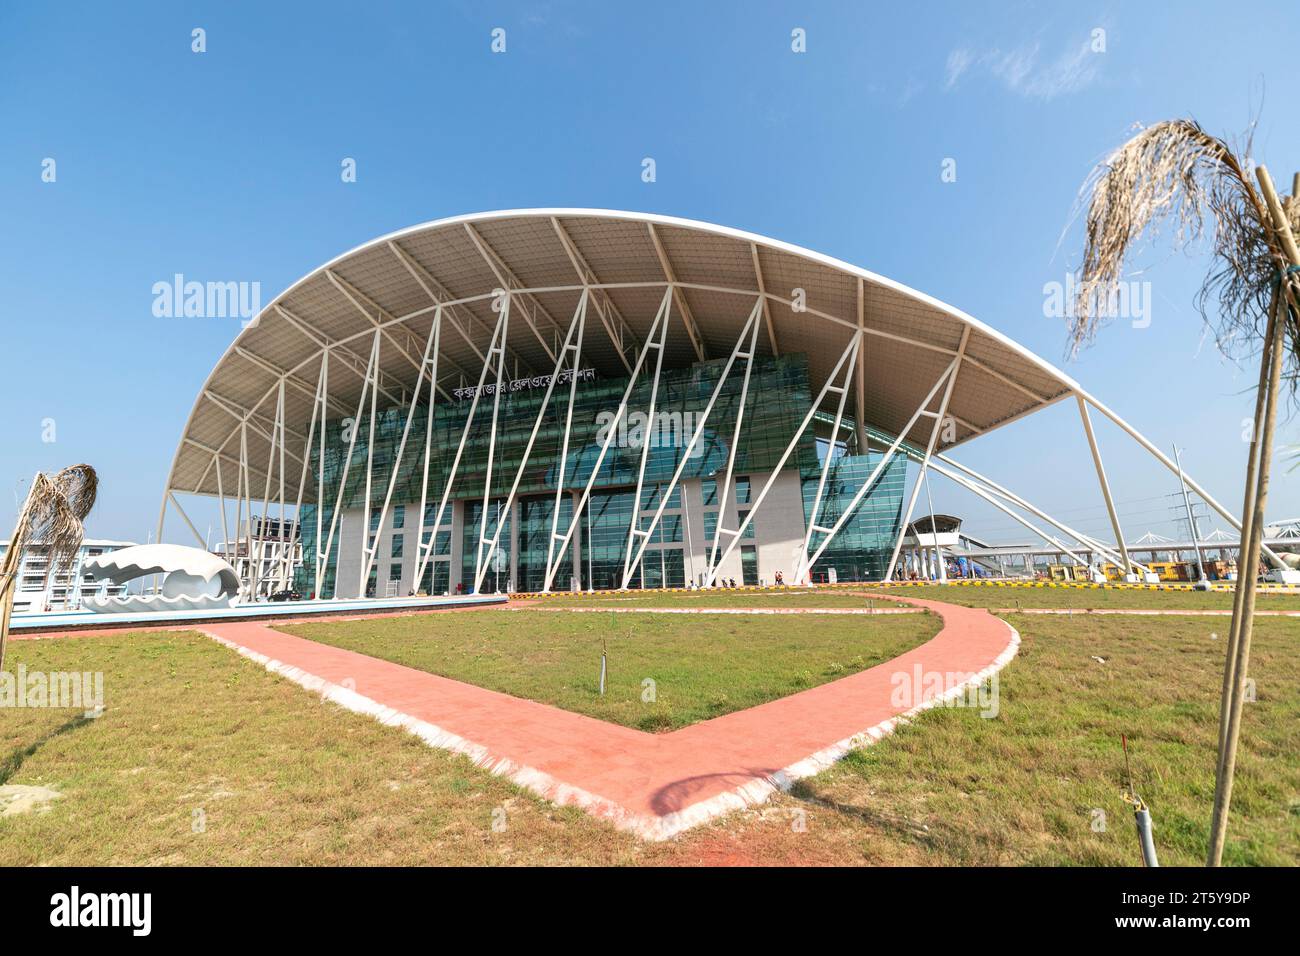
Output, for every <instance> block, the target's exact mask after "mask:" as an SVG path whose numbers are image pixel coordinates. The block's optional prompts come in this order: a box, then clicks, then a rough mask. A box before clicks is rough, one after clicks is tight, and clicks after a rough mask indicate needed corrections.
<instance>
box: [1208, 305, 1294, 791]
mask: <svg viewBox="0 0 1300 956" xmlns="http://www.w3.org/2000/svg"><path fill="white" fill-rule="evenodd" d="M1281 305H1282V298H1281V296H1279V295H1278V294H1277V292H1274V293H1273V301H1272V302H1271V303H1269V309H1268V325H1267V327H1266V329H1265V332H1264V348H1263V354H1262V355H1261V356H1260V361H1259V385H1258V387H1257V389H1256V391H1255V418H1254V419H1253V421H1252V424H1251V433H1250V452H1249V454H1248V455H1247V456H1246V490H1245V493H1244V500H1243V501H1242V503H1241V545H1240V547H1239V548H1238V550H1237V586H1236V587H1235V588H1233V589H1232V623H1231V624H1229V625H1228V647H1227V653H1226V657H1225V660H1224V664H1223V688H1222V691H1221V693H1220V695H1219V700H1220V707H1219V744H1218V748H1219V749H1218V754H1219V758H1218V765H1217V767H1216V768H1215V788H1216V790H1217V788H1218V786H1219V783H1220V781H1222V779H1223V755H1224V749H1225V748H1224V746H1223V741H1224V738H1225V736H1226V735H1227V732H1228V710H1229V701H1231V700H1232V685H1233V677H1234V675H1235V674H1236V664H1237V641H1238V639H1239V638H1240V637H1241V601H1242V597H1243V596H1244V595H1245V593H1246V588H1245V585H1244V584H1243V581H1244V580H1245V578H1246V576H1247V567H1249V569H1250V571H1249V577H1250V578H1251V579H1252V580H1254V577H1255V572H1256V570H1257V569H1258V567H1259V561H1258V559H1255V560H1252V561H1250V563H1249V565H1247V556H1248V555H1249V554H1250V552H1249V551H1248V550H1247V548H1249V547H1250V539H1251V534H1252V529H1253V528H1254V524H1255V491H1256V487H1255V486H1256V483H1257V482H1258V480H1259V477H1258V463H1259V436H1260V435H1261V434H1262V433H1263V431H1264V406H1265V401H1266V399H1267V396H1268V383H1269V370H1270V368H1271V367H1272V359H1271V348H1272V343H1273V341H1274V339H1275V338H1276V330H1277V325H1278V314H1279V311H1280V309H1281Z"/></svg>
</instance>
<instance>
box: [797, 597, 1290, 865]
mask: <svg viewBox="0 0 1300 956" xmlns="http://www.w3.org/2000/svg"><path fill="white" fill-rule="evenodd" d="M1010 620H1011V621H1012V623H1013V624H1014V625H1015V626H1016V628H1017V629H1019V631H1020V633H1021V635H1022V638H1023V644H1022V645H1021V648H1020V653H1019V655H1018V657H1017V658H1016V659H1015V660H1014V661H1013V662H1012V663H1011V664H1010V665H1008V667H1007V668H1006V669H1005V670H1003V672H1002V675H1001V680H1000V704H1001V708H1000V714H999V716H998V717H997V718H996V719H991V720H986V719H983V718H981V717H980V716H979V714H978V713H977V712H976V711H975V710H971V709H946V710H933V711H929V712H926V713H925V714H923V715H921V716H920V717H919V718H918V719H917V720H916V721H915V722H914V723H912V724H911V725H910V726H907V727H904V728H903V729H901V730H900V731H899V732H898V733H897V734H896V735H894V736H893V737H891V738H889V739H887V740H885V741H884V742H882V743H880V744H878V745H876V746H875V747H871V748H867V749H864V750H860V751H857V752H855V753H853V754H851V755H850V756H849V757H848V758H847V759H846V760H844V761H842V762H841V763H840V764H838V765H837V766H835V767H833V768H832V769H830V770H829V771H827V772H826V773H823V774H821V775H820V776H818V777H816V778H814V779H813V780H811V781H808V782H806V783H805V784H803V785H801V786H800V787H799V789H798V793H799V794H800V795H802V797H803V798H804V799H805V800H807V801H809V802H810V803H811V804H812V805H813V806H820V807H823V808H825V810H826V812H825V813H824V815H823V821H824V824H825V825H826V826H830V827H834V828H839V829H845V830H847V831H848V832H849V833H852V834H860V835H862V836H865V835H866V834H867V833H873V832H874V833H876V834H884V835H886V836H887V837H888V838H889V841H890V842H888V843H886V844H884V845H883V846H884V847H887V848H888V850H886V849H881V850H880V851H879V852H880V853H881V854H883V855H884V858H883V859H882V862H886V861H887V862H920V863H945V864H953V863H955V864H983V863H991V864H1063V863H1066V864H1085V865H1102V866H1115V865H1139V864H1140V862H1141V861H1140V857H1139V856H1138V849H1137V842H1136V836H1135V834H1134V828H1133V816H1132V812H1131V810H1130V809H1129V808H1128V807H1127V805H1126V804H1124V803H1123V802H1122V801H1121V799H1120V791H1121V789H1122V787H1123V784H1124V759H1123V754H1122V752H1121V749H1120V734H1127V735H1128V737H1129V741H1130V749H1131V753H1132V760H1133V775H1134V779H1135V781H1136V785H1137V789H1138V792H1139V793H1140V794H1141V795H1142V797H1143V798H1144V799H1145V800H1146V801H1147V802H1148V803H1149V804H1150V805H1151V809H1152V816H1153V818H1154V820H1155V841H1156V846H1157V849H1158V851H1159V853H1160V857H1161V863H1162V864H1165V865H1176V864H1186V865H1200V864H1203V863H1204V856H1205V848H1206V845H1207V840H1208V828H1209V815H1210V805H1211V801H1212V798H1213V791H1214V764H1215V745H1216V739H1217V734H1218V699H1219V689H1220V682H1221V674H1222V667H1223V653H1224V640H1223V631H1224V628H1223V624H1222V623H1220V622H1218V621H1213V620H1207V619H1204V618H1160V619H1152V618H1127V619H1125V618H1118V617H1106V618H1092V619H1089V620H1086V621H1085V620H1070V619H1063V618H1059V617H1053V618H1045V617H1031V616H1028V615H1016V616H1012V617H1011V618H1010ZM1298 637H1300V627H1298V626H1297V625H1296V624H1295V623H1294V622H1290V621H1282V620H1266V619H1265V620H1260V621H1259V622H1257V624H1256V627H1255V638H1254V644H1253V654H1252V659H1251V676H1252V677H1253V678H1254V680H1255V682H1256V694H1257V700H1256V701H1255V702H1254V703H1248V704H1247V705H1246V710H1245V716H1244V720H1243V731H1242V743H1241V749H1240V756H1239V759H1238V764H1237V777H1236V787H1235V789H1234V791H1233V802H1232V825H1231V831H1230V842H1229V845H1228V848H1227V852H1226V853H1225V856H1224V859H1225V862H1227V863H1232V864H1256V865H1296V864H1298V863H1300V655H1297V653H1296V650H1297V638H1298ZM1094 655H1095V656H1097V657H1100V658H1102V659H1103V660H1104V661H1105V663H1104V664H1100V663H1098V662H1097V661H1095V660H1093V659H1092V658H1093V656H1094ZM1097 811H1100V813H1103V814H1104V822H1105V829H1104V830H1096V829H1094V820H1100V819H1101V818H1100V817H1098V816H1096V812H1097ZM923 827H924V828H925V829H922V828H923ZM871 852H872V854H873V855H874V854H875V853H876V851H871Z"/></svg>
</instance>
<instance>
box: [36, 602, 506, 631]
mask: <svg viewBox="0 0 1300 956" xmlns="http://www.w3.org/2000/svg"><path fill="white" fill-rule="evenodd" d="M506 600H507V598H506V596H505V595H504V594H468V595H464V596H457V597H446V596H441V595H439V596H437V597H403V598H353V599H350V600H339V601H280V602H274V603H272V602H267V601H259V602H257V603H254V604H236V605H235V606H234V607H228V608H216V609H211V610H206V611H162V610H160V611H141V612H139V613H129V614H97V613H95V612H94V611H51V612H49V613H44V614H40V613H38V614H15V615H14V616H13V618H12V620H11V624H10V628H11V630H12V631H14V632H15V633H21V634H33V633H42V632H49V633H53V632H65V631H80V630H90V631H103V630H109V629H122V628H127V629H130V628H133V627H134V628H140V627H160V626H161V627H175V626H183V625H186V624H207V623H212V622H216V621H260V620H275V619H288V618H312V617H320V616H330V615H337V614H342V615H347V616H354V615H363V614H394V613H401V612H402V611H433V610H452V609H455V608H464V607H481V606H482V605H485V604H505V603H506Z"/></svg>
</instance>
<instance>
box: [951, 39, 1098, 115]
mask: <svg viewBox="0 0 1300 956" xmlns="http://www.w3.org/2000/svg"><path fill="white" fill-rule="evenodd" d="M1039 54H1040V49H1039V45H1038V44H1037V43H1030V44H1023V45H1021V46H1018V47H1016V48H1015V49H1013V50H1010V51H1004V50H999V49H990V50H985V51H982V52H979V53H976V52H974V51H972V50H970V49H968V48H966V47H959V48H957V49H955V50H953V51H952V52H951V53H949V54H948V63H947V67H946V72H947V82H946V83H945V88H946V89H949V90H951V89H953V88H954V87H956V86H957V84H958V82H959V81H960V80H961V78H962V77H963V76H965V75H966V74H967V73H969V72H970V71H971V70H972V69H980V70H984V71H986V72H987V73H988V74H989V75H991V76H993V77H995V78H996V79H998V80H1000V81H1001V83H1002V85H1003V86H1005V87H1006V88H1007V89H1008V90H1009V91H1010V92H1012V93H1015V94H1017V95H1018V96H1024V97H1026V98H1028V99H1035V100H1051V99H1055V98H1056V97H1058V96H1063V95H1065V94H1068V93H1078V92H1079V91H1080V90H1084V89H1086V88H1087V87H1089V86H1091V85H1092V84H1093V82H1094V81H1096V79H1097V76H1098V75H1099V73H1100V58H1101V56H1102V55H1103V54H1099V53H1094V52H1093V50H1092V45H1091V43H1090V42H1089V41H1088V40H1084V41H1083V42H1082V43H1081V44H1079V45H1078V46H1075V47H1069V48H1067V49H1066V50H1065V51H1064V52H1063V53H1061V54H1060V55H1059V56H1057V57H1056V58H1055V59H1054V60H1051V61H1048V62H1044V61H1043V60H1042V58H1041V57H1040V55H1039Z"/></svg>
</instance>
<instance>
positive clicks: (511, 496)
mask: <svg viewBox="0 0 1300 956" xmlns="http://www.w3.org/2000/svg"><path fill="white" fill-rule="evenodd" d="M587 295H588V293H587V290H586V289H583V290H582V296H581V297H580V298H579V299H578V307H577V308H576V309H574V311H573V318H572V319H571V320H570V321H569V330H568V332H566V333H565V336H564V345H563V346H562V347H561V349H560V351H559V353H558V354H557V355H556V357H555V368H554V370H553V371H552V372H551V380H550V382H548V383H547V385H546V394H545V395H543V396H542V403H541V406H540V407H539V408H538V409H537V418H536V420H535V421H534V422H533V430H532V433H531V434H529V436H528V444H527V445H525V446H524V454H523V458H521V459H520V461H519V469H518V470H517V471H516V472H515V478H514V481H513V482H511V484H510V491H509V493H508V494H507V495H506V503H505V507H504V511H505V513H506V514H510V513H511V510H510V509H511V508H512V507H513V506H514V503H515V494H516V492H518V491H519V484H520V482H521V481H523V477H524V470H525V469H526V468H527V467H528V459H529V458H530V457H531V456H532V453H533V443H534V442H536V441H537V433H538V432H539V431H540V430H541V427H542V422H543V420H545V418H546V409H547V408H548V407H549V406H550V403H551V394H552V392H554V391H555V385H556V383H557V382H558V381H559V379H560V373H561V372H562V371H563V370H564V363H565V359H566V358H567V357H568V354H569V353H570V352H572V353H573V369H572V382H571V383H570V385H571V386H576V385H577V382H578V372H579V370H580V368H581V363H582V337H583V332H584V329H585V327H586V322H587ZM569 395H570V398H569V416H570V418H571V417H572V415H573V390H572V387H571V388H570V392H569ZM565 437H566V439H567V437H568V435H567V432H566V435H565ZM566 447H567V443H566ZM559 487H562V485H561V486H559ZM556 507H557V508H558V507H559V505H558V503H557V505H556ZM557 514H558V512H557ZM516 524H517V522H516ZM515 537H518V535H515ZM500 540H501V522H500V521H498V522H497V526H496V531H495V532H493V534H492V539H491V540H490V541H487V542H484V541H480V542H479V546H480V549H481V548H482V546H483V545H484V544H486V545H487V553H488V554H495V553H496V548H497V543H498V542H499V541H500ZM512 553H513V550H512ZM486 571H487V565H486V564H483V565H482V566H476V567H475V569H474V590H475V591H478V589H479V588H480V587H481V586H482V584H483V574H484V572H486Z"/></svg>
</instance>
